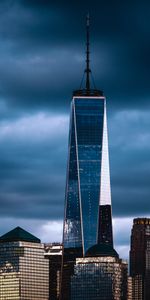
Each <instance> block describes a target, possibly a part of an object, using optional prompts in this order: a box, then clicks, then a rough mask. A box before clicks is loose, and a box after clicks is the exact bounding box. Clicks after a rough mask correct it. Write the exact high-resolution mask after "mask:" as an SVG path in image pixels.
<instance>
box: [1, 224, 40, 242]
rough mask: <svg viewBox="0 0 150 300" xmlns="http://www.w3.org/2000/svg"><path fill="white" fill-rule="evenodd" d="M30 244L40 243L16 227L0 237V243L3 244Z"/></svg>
mask: <svg viewBox="0 0 150 300" xmlns="http://www.w3.org/2000/svg"><path fill="white" fill-rule="evenodd" d="M17 241H23V242H32V243H40V242H41V241H40V239H38V238H37V237H35V236H34V235H32V234H31V233H29V232H27V231H26V230H24V229H22V228H21V227H16V228H14V229H13V230H11V231H9V232H7V233H6V234H4V235H2V236H1V237H0V243H3V242H17Z"/></svg>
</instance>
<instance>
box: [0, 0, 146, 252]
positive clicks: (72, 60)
mask: <svg viewBox="0 0 150 300" xmlns="http://www.w3.org/2000/svg"><path fill="white" fill-rule="evenodd" d="M62 4H64V5H62ZM62 4H61V5H62V6H61V5H60V7H59V6H55V5H54V6H51V4H50V1H46V2H45V6H44V5H43V4H42V1H37V2H36V5H35V2H34V1H22V2H20V4H19V1H12V2H11V1H5V2H3V1H2V2H1V4H0V8H1V12H0V14H1V16H2V18H1V21H0V22H1V32H0V39H1V42H2V43H1V45H2V46H1V60H0V66H1V67H0V74H1V76H0V78H1V84H0V88H1V89H0V93H1V94H0V95H1V96H0V148H1V158H0V165H1V171H0V181H1V182H0V205H1V215H0V220H1V224H2V225H1V229H0V234H3V233H5V232H7V231H8V230H10V229H11V228H13V227H15V226H17V225H19V226H22V227H23V228H25V229H28V230H29V231H31V228H32V232H33V233H35V235H37V236H39V237H40V238H41V239H42V241H52V240H53V241H55V240H56V241H57V240H60V239H61V232H62V219H63V206H64V194H65V192H64V191H65V176H66V172H65V169H66V158H67V139H68V123H69V122H68V121H69V102H70V101H71V95H72V91H73V90H74V89H76V88H78V87H79V85H80V81H81V78H82V74H83V70H84V54H85V24H84V23H85V22H84V21H85V15H86V12H85V7H84V8H83V5H82V4H80V5H79V7H78V8H75V5H74V2H73V3H72V4H67V5H65V2H62ZM108 4H109V6H108V7H106V5H105V4H101V5H100V4H98V1H95V8H96V7H97V10H98V9H99V12H102V13H101V17H102V19H100V18H99V15H98V13H97V12H96V11H95V8H94V3H93V4H92V5H93V6H92V7H91V9H89V10H91V11H90V13H91V17H92V18H91V19H92V21H91V22H92V29H91V30H92V38H91V65H92V70H93V75H94V79H95V82H96V86H97V87H98V88H100V89H102V90H103V91H104V95H105V96H106V97H107V109H108V133H109V145H110V149H109V150H110V171H111V172H110V175H111V186H112V202H113V216H114V217H115V220H114V223H115V226H114V227H115V230H114V232H115V237H114V242H115V244H117V248H118V249H119V253H120V255H121V256H122V255H123V256H125V253H126V252H127V248H128V242H129V236H130V230H131V224H132V219H133V218H134V217H135V216H148V214H147V212H148V209H149V203H148V199H149V195H150V189H149V183H148V178H149V172H150V171H149V169H150V168H149V165H150V159H149V126H150V121H149V120H150V118H149V115H150V112H149V100H148V99H149V97H150V90H149V82H148V74H149V73H148V72H149V64H150V62H149V61H148V49H149V47H150V45H149V40H148V37H149V27H148V26H146V25H147V24H146V21H147V22H148V21H149V20H148V16H147V15H145V14H146V11H148V6H149V4H147V6H146V5H145V4H146V2H144V3H143V4H140V1H139V2H138V1H137V2H136V11H135V7H134V6H133V5H132V4H130V3H129V2H128V1H127V3H126V4H120V3H119V2H118V3H116V7H115V5H114V6H113V7H112V4H111V3H108ZM77 5H78V4H77ZM89 6H90V5H89ZM79 8H80V9H79ZM89 8H90V7H89ZM107 8H108V9H107ZM79 10H80V13H79ZM41 11H42V14H41ZM115 12H116V13H115ZM78 14H79V18H78V19H77V15H78ZM112 15H113V17H112ZM146 16H147V17H146ZM121 17H122V18H121ZM142 17H143V19H142ZM127 18H128V20H129V22H127ZM144 20H145V21H144ZM106 23H107V26H106ZM13 24H14V26H12V25H13ZM68 27H69V28H70V29H68ZM66 28H67V30H66ZM138 71H139V72H138ZM64 72H65V76H64ZM56 133H57V134H56ZM121 218H123V219H121ZM120 222H121V223H120ZM118 224H119V226H118ZM53 227H54V230H56V233H54V230H53ZM118 227H119V228H118ZM57 229H58V231H57ZM129 229H130V230H129ZM120 232H122V234H121V236H120ZM124 247H125V248H124ZM126 256H128V253H127V255H126Z"/></svg>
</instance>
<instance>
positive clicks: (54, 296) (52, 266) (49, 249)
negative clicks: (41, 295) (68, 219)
mask: <svg viewBox="0 0 150 300" xmlns="http://www.w3.org/2000/svg"><path fill="white" fill-rule="evenodd" d="M45 258H47V259H48V260H49V299H50V300H58V299H59V297H60V280H61V262H62V244H60V243H52V244H45Z"/></svg>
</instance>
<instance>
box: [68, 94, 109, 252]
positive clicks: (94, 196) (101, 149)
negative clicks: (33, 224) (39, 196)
mask: <svg viewBox="0 0 150 300" xmlns="http://www.w3.org/2000/svg"><path fill="white" fill-rule="evenodd" d="M69 135H70V136H69V161H68V171H67V185H66V206H65V222H64V241H63V242H64V248H82V253H83V255H84V254H85V253H86V251H87V250H88V249H89V248H90V247H91V246H93V245H95V244H97V243H98V242H103V243H110V244H113V241H112V224H111V193H110V175H109V158H108V137H107V118H106V99H105V97H104V96H103V95H101V94H99V96H97V95H96V96H95V95H93V96H91V95H89V96H87V95H86V96H84V95H83V96H81V95H80V96H78V95H77V96H76V95H74V97H73V100H72V105H71V122H70V134H69Z"/></svg>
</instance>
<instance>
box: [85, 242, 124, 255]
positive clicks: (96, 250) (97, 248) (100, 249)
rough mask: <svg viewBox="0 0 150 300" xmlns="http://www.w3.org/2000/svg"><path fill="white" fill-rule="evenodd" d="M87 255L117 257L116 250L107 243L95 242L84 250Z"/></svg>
mask: <svg viewBox="0 0 150 300" xmlns="http://www.w3.org/2000/svg"><path fill="white" fill-rule="evenodd" d="M85 256H87V257H94V256H112V257H116V258H119V255H118V253H117V252H116V250H115V249H114V248H113V247H112V246H111V245H109V244H97V245H94V246H92V247H91V248H89V249H88V251H87V252H86V255H85Z"/></svg>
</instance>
